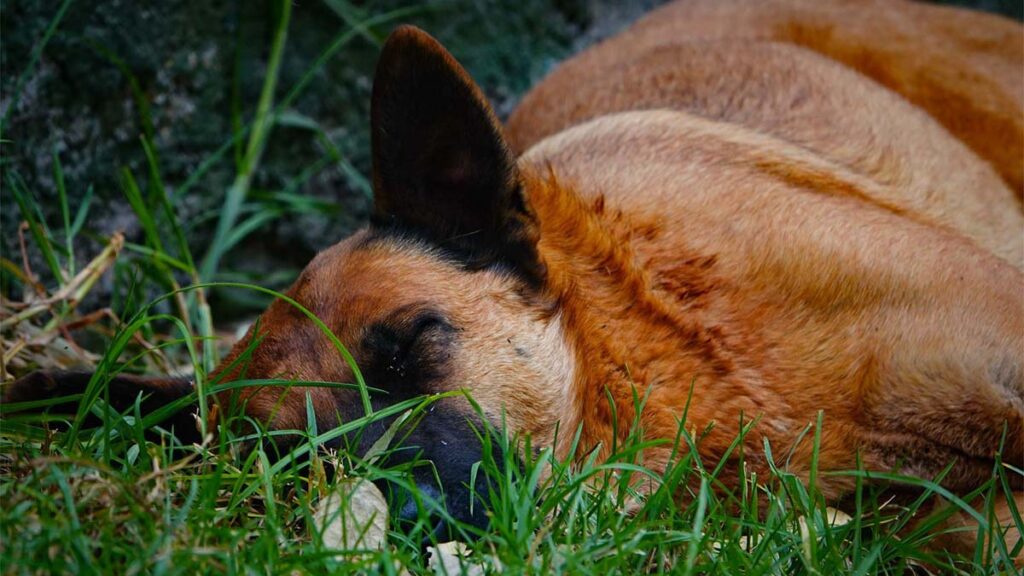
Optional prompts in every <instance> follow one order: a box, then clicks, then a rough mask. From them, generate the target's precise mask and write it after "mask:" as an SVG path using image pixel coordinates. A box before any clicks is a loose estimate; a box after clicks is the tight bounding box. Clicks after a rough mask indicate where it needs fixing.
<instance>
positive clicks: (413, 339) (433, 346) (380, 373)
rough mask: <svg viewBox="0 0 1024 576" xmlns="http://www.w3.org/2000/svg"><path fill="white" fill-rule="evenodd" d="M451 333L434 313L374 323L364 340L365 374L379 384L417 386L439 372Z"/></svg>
mask: <svg viewBox="0 0 1024 576" xmlns="http://www.w3.org/2000/svg"><path fill="white" fill-rule="evenodd" d="M454 333H455V329H454V328H453V327H452V325H451V324H450V323H449V322H448V321H447V320H446V319H445V317H444V316H443V315H441V314H440V313H438V312H436V311H425V312H420V313H419V314H416V315H415V316H412V317H411V318H404V319H394V320H389V321H384V322H381V323H378V324H375V325H373V326H372V327H370V329H369V330H367V333H366V336H365V337H364V339H363V350H364V351H365V353H366V356H367V358H366V362H367V363H366V372H367V373H368V374H369V376H370V377H371V378H373V379H374V380H375V381H377V384H378V385H386V384H393V385H401V386H402V387H403V388H404V387H407V386H418V385H420V384H422V383H423V382H424V381H426V380H429V379H431V378H432V377H434V376H437V375H438V374H439V373H440V369H441V366H442V365H443V364H444V362H445V360H447V358H448V355H449V354H448V352H447V348H448V346H449V345H450V344H451V343H452V336H453V334H454Z"/></svg>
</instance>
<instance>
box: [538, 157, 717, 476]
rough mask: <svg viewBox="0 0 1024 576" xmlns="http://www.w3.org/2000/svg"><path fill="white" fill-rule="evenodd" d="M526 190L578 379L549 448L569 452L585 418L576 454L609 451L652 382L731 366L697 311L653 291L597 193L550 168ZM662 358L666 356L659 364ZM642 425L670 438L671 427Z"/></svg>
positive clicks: (676, 382)
mask: <svg viewBox="0 0 1024 576" xmlns="http://www.w3.org/2000/svg"><path fill="white" fill-rule="evenodd" d="M531 188H532V189H531V194H530V196H531V198H530V199H531V203H532V205H533V206H534V208H535V209H536V211H537V214H538V218H539V220H540V228H541V234H540V236H541V240H540V244H539V248H540V254H541V258H543V260H544V263H545V265H546V267H547V288H548V293H549V294H550V296H551V297H552V298H554V299H556V300H557V303H558V310H559V312H560V315H561V321H562V324H563V327H564V333H565V334H566V338H567V339H568V341H569V342H568V344H569V347H570V349H571V350H572V351H573V352H574V354H575V355H576V359H575V360H576V366H577V370H576V371H575V372H576V381H575V382H573V383H572V385H571V386H570V387H569V394H570V395H571V398H570V402H569V403H570V405H572V406H574V407H575V410H574V411H573V412H574V413H573V416H572V419H571V421H566V419H564V418H563V420H562V421H561V422H560V431H559V437H558V438H557V440H556V442H555V451H556V455H557V456H559V457H564V456H565V455H566V453H567V452H568V451H569V450H570V448H571V445H572V443H573V436H574V434H575V432H576V429H577V428H578V427H579V426H580V423H581V422H582V423H585V425H584V427H583V430H582V436H581V439H580V444H579V448H578V450H577V452H576V456H577V457H582V456H585V454H586V452H589V451H590V450H592V449H595V448H598V449H599V450H600V452H601V455H602V456H607V455H608V454H609V453H610V451H611V449H612V446H613V444H615V443H621V442H622V441H623V440H625V439H626V437H627V436H628V435H629V434H630V432H631V430H632V429H633V428H634V426H635V423H636V422H637V421H638V419H637V412H638V409H639V408H640V407H641V406H643V402H644V398H645V395H646V394H647V393H648V391H649V390H650V389H651V388H653V387H655V386H659V385H661V384H662V383H670V384H671V385H672V386H674V387H677V388H686V389H688V387H689V385H690V383H691V382H692V379H693V378H695V377H696V376H697V375H698V374H710V373H720V372H728V371H729V370H731V368H732V367H731V363H730V362H729V361H728V359H727V358H725V355H724V354H723V353H722V351H721V350H720V348H719V346H718V342H717V341H716V338H715V337H714V335H713V334H711V333H710V331H709V330H707V329H706V328H705V327H704V326H703V325H702V324H701V322H700V321H699V320H698V319H697V318H695V317H691V316H690V315H687V314H685V313H683V312H681V309H680V307H679V306H678V303H676V304H675V305H673V303H671V302H669V301H667V300H666V298H664V297H663V295H662V294H661V293H660V292H659V291H658V290H656V289H655V288H654V283H653V282H652V279H651V278H650V276H649V273H648V272H647V271H645V270H644V269H643V268H641V267H639V266H638V262H637V258H636V255H635V254H634V253H633V251H632V248H631V247H630V245H629V242H628V240H626V239H625V238H623V237H622V234H621V233H619V232H621V231H618V232H617V231H614V230H612V228H611V227H610V226H609V224H608V222H607V221H606V220H605V219H604V218H603V217H602V216H603V215H604V212H605V210H604V205H603V204H604V203H603V199H602V198H597V199H592V200H590V201H588V200H586V199H584V198H582V197H581V196H579V195H578V194H576V193H575V192H574V191H573V190H572V189H571V188H570V187H568V186H565V185H564V184H562V183H560V182H559V181H558V180H557V178H555V177H554V175H553V174H552V175H549V176H548V177H547V178H542V179H537V180H536V181H534V182H532V184H531ZM679 342H686V344H687V346H686V349H682V350H680V351H679V352H678V353H675V352H671V351H670V352H668V353H666V350H665V349H664V348H665V346H670V345H673V344H672V343H679ZM666 357H670V358H671V359H672V361H671V362H669V363H666V362H665V361H664V360H665V358H666ZM682 380H686V382H682ZM684 393H685V392H684ZM645 413H648V414H649V413H650V409H649V407H648V408H647V409H645ZM664 416H666V418H658V420H659V421H663V424H664V426H671V427H678V423H677V421H676V418H678V417H680V416H681V414H680V415H673V414H666V415H664ZM649 420H650V419H649V418H646V417H645V421H649ZM647 432H648V433H649V434H650V435H652V436H654V435H659V436H660V437H662V438H664V437H669V438H671V437H672V436H673V435H674V433H675V430H650V429H648V430H647Z"/></svg>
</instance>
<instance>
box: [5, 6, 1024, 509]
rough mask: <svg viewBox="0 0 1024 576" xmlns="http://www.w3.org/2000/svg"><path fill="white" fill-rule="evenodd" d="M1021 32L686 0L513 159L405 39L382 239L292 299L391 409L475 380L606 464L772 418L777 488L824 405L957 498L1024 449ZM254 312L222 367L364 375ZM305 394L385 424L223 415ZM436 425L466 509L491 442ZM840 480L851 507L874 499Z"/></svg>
mask: <svg viewBox="0 0 1024 576" xmlns="http://www.w3.org/2000/svg"><path fill="white" fill-rule="evenodd" d="M1022 38H1024V36H1022V32H1021V27H1020V26H1018V25H1016V24H1013V23H1009V22H1007V21H1003V20H1001V19H998V18H995V17H988V16H982V15H977V14H970V13H965V12H960V11H953V10H947V9H941V8H935V7H928V6H921V5H912V4H903V3H897V2H894V3H889V2H885V3H880V4H879V5H878V6H875V5H871V6H865V5H863V3H845V2H817V1H815V2H806V3H802V2H780V3H775V2H773V3H768V2H757V3H743V4H735V5H734V3H731V2H729V3H726V2H717V1H712V0H706V1H698V0H690V1H683V2H679V3H676V4H673V5H670V6H667V7H665V8H663V9H662V10H659V11H657V12H656V13H654V14H652V15H650V16H649V17H648V18H646V19H645V20H643V21H642V22H641V23H639V24H637V25H636V26H634V27H633V28H631V29H630V30H629V31H627V32H625V33H623V34H621V35H619V36H617V37H615V38H613V39H611V40H609V41H607V42H606V43H604V44H601V45H599V46H597V47H595V48H593V49H591V50H589V51H587V52H585V53H583V54H581V55H580V56H577V57H576V58H574V59H572V60H570V61H569V62H567V63H566V64H564V65H563V66H562V67H560V68H559V69H558V70H556V71H555V72H554V73H553V74H552V75H551V76H550V77H548V78H547V79H546V80H545V81H544V82H543V83H542V84H541V85H540V86H538V87H537V88H536V89H535V90H534V91H533V92H532V93H531V94H530V95H528V96H527V97H526V98H525V99H524V101H523V103H522V105H521V106H520V108H519V109H518V110H517V111H516V113H515V114H514V115H513V117H512V119H511V120H510V124H509V138H510V144H511V147H512V148H513V149H515V150H517V151H524V152H525V153H524V154H523V155H522V156H521V157H520V158H519V159H518V161H517V160H515V157H514V156H513V155H512V153H511V152H510V151H509V147H508V145H507V144H506V142H505V140H504V137H503V135H502V130H501V128H500V127H499V126H498V124H497V123H496V121H495V119H494V117H493V114H492V113H491V112H490V108H489V107H488V105H487V104H486V102H485V101H484V99H483V98H482V96H481V94H480V92H479V90H478V89H477V88H476V87H475V85H474V84H473V83H472V81H471V80H470V79H469V78H468V76H466V75H465V73H464V71H462V69H461V68H460V67H459V66H458V64H456V63H455V62H454V60H452V59H451V57H450V56H448V55H447V53H446V52H444V50H443V49H442V48H441V47H440V46H439V45H438V44H436V42H434V41H433V40H431V39H430V38H429V37H427V36H426V35H425V34H423V33H422V32H419V31H417V30H415V29H410V28H404V29H401V30H400V31H398V32H396V33H395V34H394V35H393V36H392V38H391V39H390V40H389V42H388V44H387V45H386V47H385V49H384V52H383V54H382V56H381V62H380V64H379V67H378V73H377V78H376V82H375V87H374V102H373V118H372V120H373V129H374V132H373V134H374V186H375V192H376V196H377V213H376V216H375V219H374V222H373V224H372V225H371V226H370V227H369V228H368V229H367V230H364V231H361V232H359V233H357V234H356V235H354V236H353V237H351V238H349V239H347V240H345V241H343V242H341V243H340V244H338V245H336V246H335V247H333V248H330V249H328V250H326V251H324V252H323V253H321V254H320V255H318V256H317V258H316V259H315V260H314V261H313V262H312V263H311V264H310V266H309V267H308V268H307V269H306V270H305V271H304V272H303V274H302V276H301V277H300V279H299V280H298V281H297V282H296V284H295V286H293V287H292V288H291V290H290V291H289V296H290V297H291V298H294V299H295V300H296V301H297V302H299V303H301V304H302V305H304V306H306V307H307V308H309V309H310V310H311V311H312V312H314V313H315V314H317V315H318V316H319V317H320V318H321V319H322V320H323V321H324V323H325V324H326V326H327V327H329V328H330V329H331V330H332V331H333V332H334V333H335V334H336V335H337V337H338V338H339V340H340V341H341V342H342V343H344V344H345V345H346V346H347V347H348V348H349V349H350V350H351V351H352V355H353V356H354V358H355V361H356V363H357V364H358V365H359V366H360V368H361V369H362V372H361V374H363V375H364V376H365V378H366V381H367V383H368V384H370V385H371V386H373V387H376V388H380V389H383V390H385V391H387V392H388V395H386V396H377V397H374V398H373V404H374V406H375V407H379V406H381V405H383V404H387V403H389V402H393V401H394V400H395V399H396V398H404V397H407V396H409V395H413V394H421V393H434V392H443V391H449V390H457V389H467V390H468V391H469V392H470V393H471V394H472V396H473V398H474V399H475V400H476V401H477V402H478V403H479V404H480V406H481V407H482V408H483V410H484V416H485V417H486V418H489V419H490V420H492V421H493V423H495V424H497V423H500V422H501V421H502V420H503V419H504V421H505V422H507V424H508V426H509V427H510V428H511V430H512V431H513V432H516V433H522V434H528V435H530V436H531V437H532V442H533V445H534V446H553V447H554V448H555V452H556V455H557V456H560V457H564V456H566V453H567V452H568V450H569V446H570V443H571V441H572V437H573V432H574V431H575V430H576V429H577V428H579V429H581V430H582V436H581V443H582V451H584V452H585V451H586V450H589V449H591V448H599V449H602V450H608V449H609V447H610V446H611V445H612V444H613V442H614V441H615V438H613V434H614V433H615V432H614V431H618V433H619V434H620V435H621V434H626V433H627V432H628V431H629V429H630V425H631V424H632V420H633V417H634V415H635V409H636V405H635V402H634V401H635V399H636V398H640V399H646V400H645V403H644V405H643V413H642V415H641V418H640V423H641V425H642V429H643V433H644V434H645V436H646V437H648V438H652V439H655V438H668V439H671V438H674V437H675V436H676V434H677V431H678V429H679V426H680V424H681V419H682V418H683V417H684V410H685V411H686V413H685V418H686V421H685V423H683V424H684V425H685V426H686V428H687V429H688V430H693V431H696V432H697V433H698V436H700V437H701V440H700V443H699V445H698V449H699V451H700V452H701V456H702V457H703V458H704V459H705V460H708V461H712V462H717V461H718V459H719V458H721V457H723V456H724V455H725V454H726V452H727V447H728V446H729V444H730V443H731V442H733V440H735V439H736V437H737V435H738V434H739V431H740V426H741V423H751V422H755V421H756V422H755V423H754V424H753V427H752V429H751V431H750V432H749V433H748V434H747V435H746V436H745V442H746V446H745V448H744V453H745V455H746V458H747V464H748V468H750V469H753V470H756V471H758V472H760V473H761V476H762V477H764V476H765V475H766V473H767V467H768V463H767V462H766V461H765V457H764V450H763V448H762V442H763V439H765V438H767V439H768V440H769V441H770V443H771V445H772V446H773V448H774V453H775V454H776V455H781V456H780V458H784V459H785V461H784V462H783V461H782V460H781V459H780V461H779V462H777V464H779V465H780V466H783V465H784V466H787V467H788V468H789V469H790V470H792V471H794V472H796V473H798V474H801V475H804V476H806V475H807V473H808V471H809V467H810V466H811V452H812V444H811V441H810V440H809V439H807V440H804V441H803V442H800V441H798V440H799V438H800V437H801V435H802V433H803V432H804V431H805V429H806V428H807V427H808V426H809V425H811V424H813V423H814V422H815V421H816V418H817V414H818V412H819V411H822V412H823V427H822V430H821V451H820V455H819V458H820V459H819V461H818V466H819V468H820V469H821V470H823V471H833V470H849V469H855V468H857V467H858V459H859V462H860V464H862V465H863V466H864V467H866V468H868V469H871V470H886V471H888V470H896V471H898V472H901V473H909V474H915V475H920V476H925V477H932V476H934V475H936V474H938V473H939V472H941V471H942V470H943V469H944V468H945V467H946V466H947V465H948V464H950V463H951V462H956V463H955V465H954V467H953V469H952V471H951V473H950V474H949V475H948V476H947V477H946V478H945V480H944V483H945V484H946V485H947V486H948V487H949V488H950V489H951V490H953V491H954V492H958V493H963V492H966V491H969V490H971V489H972V488H974V487H977V486H978V485H980V484H982V483H983V482H985V481H986V480H987V479H988V478H989V477H990V475H991V472H992V463H993V457H994V454H995V451H996V450H997V449H998V447H999V446H1000V443H1001V439H1002V438H1003V437H1004V433H1005V446H1004V457H1005V458H1006V459H1008V460H1012V461H1015V462H1018V463H1020V462H1022V461H1024V367H1022V361H1024V358H1022V356H1024V354H1022V351H1024V309H1022V298H1024V276H1022V273H1021V270H1020V266H1021V264H1022V261H1024V243H1022V237H1021V232H1022V230H1024V217H1022V213H1021V204H1020V200H1019V193H1020V191H1021V187H1022V183H1021V182H1022V180H1021V155H1022V150H1024V128H1022V119H1021V118H1022V117H1021V112H1022V109H1024V104H1022V102H1024V93H1022V89H1024V84H1022V75H1024V69H1022V67H1021V51H1020V50H1019V49H1016V48H1019V47H1020V46H1021V41H1022ZM1015 47H1016V48H1015ZM581 122H582V123H581ZM258 326H259V327H258V328H257V329H254V330H253V331H252V332H251V333H250V334H249V335H248V336H247V337H246V338H245V339H244V340H243V341H242V342H240V343H239V344H238V345H237V346H236V348H235V352H234V353H233V355H232V356H231V357H229V358H228V359H226V360H225V363H224V364H223V366H224V367H225V368H222V369H221V370H220V376H221V377H226V378H234V377H238V376H240V375H242V374H243V373H244V374H245V375H247V376H248V377H275V376H284V377H289V378H298V379H304V380H315V381H339V382H346V381H352V380H353V378H354V376H355V372H354V369H353V368H352V366H351V364H350V363H349V362H346V361H345V360H344V359H343V358H342V357H341V356H340V355H338V354H337V351H336V350H335V347H334V345H333V343H332V342H331V341H330V339H328V338H327V337H325V336H324V334H323V333H322V332H321V331H320V330H319V329H318V328H317V327H316V326H314V325H313V324H312V323H311V322H310V321H309V320H308V319H307V318H306V317H305V316H304V315H303V314H301V313H299V312H297V311H296V309H295V308H294V307H293V306H291V305H290V304H287V303H285V302H282V301H278V302H275V303H274V304H273V305H272V306H271V307H270V309H269V310H268V311H267V312H266V313H265V314H264V315H263V317H262V318H261V321H260V323H259V324H258ZM257 340H258V341H259V343H258V345H257V346H255V351H254V352H252V355H251V357H248V358H246V360H245V362H243V363H233V360H234V359H236V358H238V357H239V355H240V354H242V352H243V351H245V350H247V349H248V347H249V346H250V345H252V344H254V343H255V342H256V341H257ZM27 382H28V381H22V383H21V392H20V393H21V396H18V397H30V396H32V393H31V391H28V388H29V386H30V384H29V383H27ZM152 387H153V388H159V387H160V385H159V384H156V383H154V384H153V385H152ZM57 388H58V389H60V386H57ZM143 388H145V386H143ZM14 392H15V393H18V385H17V384H16V385H15V388H14ZM307 396H308V397H309V398H310V399H311V401H312V403H313V406H314V408H315V411H316V415H317V420H318V422H317V425H318V428H319V429H321V430H323V429H326V428H328V427H330V426H333V425H336V424H337V423H338V421H339V419H346V418H352V417H355V416H358V415H359V414H361V413H362V410H363V407H362V406H361V405H360V403H359V401H358V399H357V396H356V395H355V394H354V393H353V392H351V391H339V390H337V389H327V388H316V387H310V388H294V387H292V388H275V387H265V388H258V389H249V390H246V391H243V392H242V393H241V397H240V398H234V399H231V400H232V401H240V402H241V403H242V405H243V406H244V410H245V412H246V414H248V415H249V416H251V417H253V418H255V419H257V420H261V421H264V422H267V423H269V424H270V425H272V426H273V427H275V428H279V429H290V428H297V429H304V428H305V427H306V426H305V424H306V414H307V412H306V398H307ZM8 397H10V392H9V393H8ZM609 399H610V402H609ZM219 401H220V403H221V405H225V404H227V403H228V402H229V397H228V395H224V396H222V397H221V398H220V399H219ZM439 408H440V409H439V410H437V411H436V413H435V412H431V413H430V414H429V415H428V416H427V418H425V419H424V421H423V422H422V423H421V424H420V426H419V429H418V430H417V432H414V433H413V435H412V436H411V437H410V438H409V439H407V442H410V443H414V444H417V445H418V446H419V447H420V448H421V449H422V450H423V452H424V454H425V456H426V457H428V458H432V459H434V460H435V462H437V463H438V469H439V472H440V477H441V481H442V484H444V486H443V488H445V489H447V490H449V491H450V495H449V499H448V504H449V507H450V508H452V507H454V508H456V509H461V507H464V506H465V504H467V502H468V501H469V500H468V499H469V498H470V497H468V496H466V495H464V494H461V492H460V488H459V486H462V485H463V484H464V483H465V481H466V479H467V478H468V477H469V469H470V467H471V465H472V463H473V462H474V461H475V460H476V459H477V457H478V455H479V446H478V443H477V442H476V440H475V436H473V434H472V432H471V430H470V429H469V428H468V425H467V424H466V416H467V415H468V414H470V410H469V409H468V404H466V403H465V402H460V401H457V400H455V399H447V400H444V401H442V402H441V403H440V404H439ZM613 417H614V418H617V419H618V421H617V422H613V421H612V420H613ZM556 428H557V429H559V430H560V433H559V435H558V436H557V438H556V434H555V431H556ZM372 440H373V438H366V439H364V441H365V442H370V441H372ZM442 440H443V441H444V442H443V443H444V444H445V448H444V449H441V448H440V446H439V445H438V443H439V442H441V441H442ZM670 450H671V449H670V448H669V447H665V448H651V449H650V450H648V451H647V453H645V455H644V456H645V459H644V462H645V464H646V465H648V466H650V467H652V468H653V469H655V470H658V469H660V468H661V467H663V466H664V465H665V464H666V462H667V458H668V457H669V455H670ZM730 458H735V454H734V455H733V456H731V457H730ZM725 470H726V472H725V473H724V474H723V476H722V477H723V479H725V480H726V481H727V482H728V481H730V480H731V481H735V480H736V474H737V469H736V467H735V466H727V467H726V469H725ZM819 481H820V482H821V485H822V489H823V490H824V492H825V494H826V495H827V496H828V497H830V498H834V499H838V498H841V497H842V496H843V495H844V494H845V493H847V492H848V491H849V489H850V488H851V485H852V482H853V481H852V479H851V478H850V477H843V476H823V477H821V478H820V479H819ZM1019 488H1020V487H1019V486H1018V489H1019ZM454 513H455V514H456V515H459V512H458V510H456V511H455V512H454Z"/></svg>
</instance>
